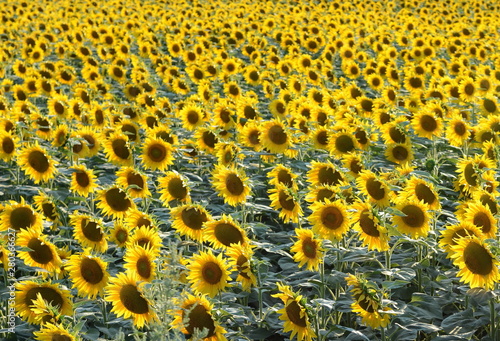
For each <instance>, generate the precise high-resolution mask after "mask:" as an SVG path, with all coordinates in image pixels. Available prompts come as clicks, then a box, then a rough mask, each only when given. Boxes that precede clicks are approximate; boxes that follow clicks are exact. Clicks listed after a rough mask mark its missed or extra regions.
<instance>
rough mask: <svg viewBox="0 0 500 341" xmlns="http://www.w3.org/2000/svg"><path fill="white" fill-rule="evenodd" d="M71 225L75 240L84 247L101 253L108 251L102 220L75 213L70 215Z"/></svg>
mask: <svg viewBox="0 0 500 341" xmlns="http://www.w3.org/2000/svg"><path fill="white" fill-rule="evenodd" d="M70 224H71V225H72V226H73V234H74V237H75V239H76V240H77V241H78V242H79V243H80V244H81V245H82V246H83V247H89V248H92V249H94V250H97V251H99V252H104V251H106V250H107V248H108V242H107V240H106V234H105V233H104V230H103V227H102V226H103V224H102V221H101V220H100V219H96V218H92V217H91V216H89V215H86V214H80V213H78V211H75V212H74V213H73V214H71V215H70Z"/></svg>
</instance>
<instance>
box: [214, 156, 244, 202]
mask: <svg viewBox="0 0 500 341" xmlns="http://www.w3.org/2000/svg"><path fill="white" fill-rule="evenodd" d="M212 176H213V180H212V186H213V187H214V188H215V189H216V190H217V192H218V195H219V196H221V197H223V198H224V202H225V203H227V204H229V205H231V206H237V205H238V204H242V203H244V202H246V200H247V196H248V195H249V194H250V187H249V185H248V177H247V176H246V174H245V172H244V170H243V169H242V168H236V167H234V166H229V167H227V166H216V168H215V170H214V171H213V173H212Z"/></svg>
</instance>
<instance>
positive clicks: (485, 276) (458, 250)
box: [451, 236, 500, 290]
mask: <svg viewBox="0 0 500 341" xmlns="http://www.w3.org/2000/svg"><path fill="white" fill-rule="evenodd" d="M451 251H452V255H451V258H452V259H453V263H454V264H455V266H458V267H459V268H460V271H459V272H458V274H457V276H459V277H460V281H461V282H464V283H466V284H469V285H470V287H471V288H476V287H481V288H484V289H486V290H492V289H493V288H494V286H495V283H498V282H499V281H500V275H499V273H498V265H499V262H498V260H497V259H496V257H495V256H494V255H493V254H492V253H491V251H490V248H489V245H488V243H487V242H486V241H484V240H481V239H480V238H478V237H476V236H470V237H463V238H460V239H459V240H457V243H456V244H455V245H453V246H452V247H451Z"/></svg>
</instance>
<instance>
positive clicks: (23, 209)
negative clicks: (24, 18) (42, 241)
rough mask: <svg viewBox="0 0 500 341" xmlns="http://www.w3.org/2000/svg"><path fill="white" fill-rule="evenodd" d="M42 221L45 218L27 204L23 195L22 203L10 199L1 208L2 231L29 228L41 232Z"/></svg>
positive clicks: (0, 226) (0, 224) (0, 225)
mask: <svg viewBox="0 0 500 341" xmlns="http://www.w3.org/2000/svg"><path fill="white" fill-rule="evenodd" d="M2 206H3V205H2ZM2 206H0V207H2ZM42 223H43V220H42V217H41V216H40V214H39V213H37V212H36V211H35V210H34V209H33V208H32V207H31V206H30V205H28V204H26V203H25V201H24V198H23V197H21V202H20V203H18V202H15V201H9V202H8V204H6V205H5V206H3V207H2V209H1V210H0V231H9V230H11V229H14V230H16V231H21V230H22V229H29V230H31V231H39V232H40V233H41V232H42V229H43V225H42Z"/></svg>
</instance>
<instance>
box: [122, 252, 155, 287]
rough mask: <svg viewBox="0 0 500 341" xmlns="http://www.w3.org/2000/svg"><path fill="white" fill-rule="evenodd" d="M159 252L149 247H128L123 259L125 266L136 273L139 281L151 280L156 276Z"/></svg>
mask: <svg viewBox="0 0 500 341" xmlns="http://www.w3.org/2000/svg"><path fill="white" fill-rule="evenodd" d="M156 257H157V252H156V251H155V250H154V249H152V248H150V247H148V246H145V247H141V246H135V247H132V248H128V249H127V252H126V253H125V256H124V257H123V260H124V261H125V264H124V268H125V269H126V270H127V271H128V272H129V273H131V274H132V275H134V276H135V277H136V279H137V281H145V282H151V281H152V280H153V279H154V278H155V277H156V263H155V261H156Z"/></svg>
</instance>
